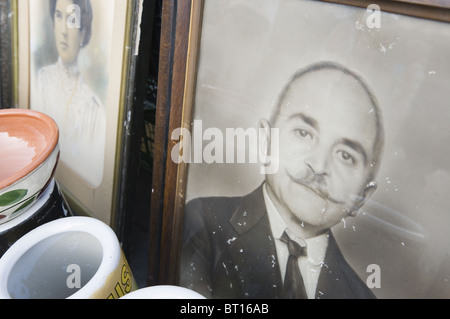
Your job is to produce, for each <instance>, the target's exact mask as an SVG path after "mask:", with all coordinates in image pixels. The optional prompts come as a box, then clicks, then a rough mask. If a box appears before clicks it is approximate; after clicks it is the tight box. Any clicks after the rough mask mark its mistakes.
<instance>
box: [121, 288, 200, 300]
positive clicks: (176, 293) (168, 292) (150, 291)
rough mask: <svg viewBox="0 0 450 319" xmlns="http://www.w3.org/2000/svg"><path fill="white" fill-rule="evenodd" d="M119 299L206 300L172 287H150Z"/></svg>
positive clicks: (187, 291) (194, 293)
mask: <svg viewBox="0 0 450 319" xmlns="http://www.w3.org/2000/svg"><path fill="white" fill-rule="evenodd" d="M120 299H206V298H205V297H204V296H202V295H201V294H199V293H197V292H195V291H193V290H191V289H188V288H184V287H179V286H172V285H158V286H151V287H146V288H142V289H138V290H136V291H133V292H130V293H129V294H126V295H125V296H123V297H122V298H120Z"/></svg>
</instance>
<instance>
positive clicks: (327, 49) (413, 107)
mask: <svg viewBox="0 0 450 319" xmlns="http://www.w3.org/2000/svg"><path fill="white" fill-rule="evenodd" d="M334 2H335V3H333V2H328V1H327V2H325V1H312V0H302V1H299V0H295V1H294V0H276V1H274V0H264V1H261V0H250V1H237V0H235V1H221V0H208V1H204V6H203V11H202V21H201V32H200V41H199V42H200V44H199V48H198V62H197V69H196V82H195V89H194V94H193V95H194V96H193V98H192V118H191V121H190V124H191V127H190V129H188V128H184V129H181V130H179V131H177V132H175V134H173V135H172V140H173V141H174V143H175V142H178V144H177V145H176V147H175V148H174V151H173V152H172V160H174V161H178V162H184V163H185V164H186V165H187V169H186V176H178V179H179V180H181V179H183V182H184V183H186V191H185V194H184V196H182V198H181V199H180V201H183V203H185V206H184V210H183V215H182V216H183V223H182V224H183V235H182V239H181V243H180V259H179V260H180V264H179V283H180V285H182V286H184V287H188V288H190V289H193V290H195V291H197V292H199V293H201V294H202V295H204V296H206V297H209V298H251V299H260V298H261V299H272V298H309V299H316V298H317V299H323V298H352V299H353V298H364V299H366V298H379V299H382V298H446V297H448V296H449V295H450V283H449V279H450V277H449V276H450V250H449V249H448V247H449V244H450V238H449V236H448V229H449V227H450V214H449V212H448V207H449V206H450V205H449V204H450V202H449V197H448V187H447V185H448V183H449V182H450V164H449V163H450V161H449V156H450V152H449V149H448V147H447V145H448V143H449V142H450V130H449V128H448V125H447V119H448V118H449V116H450V114H449V112H450V109H449V102H448V101H449V100H450V93H449V90H448V89H447V88H448V86H449V84H450V82H449V75H450V63H449V62H448V58H447V57H448V52H450V42H448V41H447V39H448V38H449V37H450V25H449V23H448V22H444V21H440V20H439V19H433V17H430V16H427V17H424V16H420V15H416V16H414V15H411V14H406V13H405V12H400V11H399V12H394V11H392V10H391V11H389V12H388V11H385V10H384V9H383V6H381V7H380V6H378V5H372V4H370V5H368V6H367V7H363V6H360V7H356V6H352V5H345V4H342V3H339V2H340V1H334ZM392 2H395V1H392ZM428 3H430V2H428ZM435 4H436V6H438V5H439V4H437V3H436V2H435ZM416 9H417V7H416ZM416 12H417V10H416ZM180 136H182V139H180Z"/></svg>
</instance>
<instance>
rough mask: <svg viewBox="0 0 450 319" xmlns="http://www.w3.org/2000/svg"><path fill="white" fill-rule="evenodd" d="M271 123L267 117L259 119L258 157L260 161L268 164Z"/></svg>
mask: <svg viewBox="0 0 450 319" xmlns="http://www.w3.org/2000/svg"><path fill="white" fill-rule="evenodd" d="M270 134H271V131H270V123H269V121H268V120H266V119H261V120H260V121H259V139H258V158H259V163H261V164H268V163H269V162H270V154H271V150H270V145H271V144H270V142H271V136H270Z"/></svg>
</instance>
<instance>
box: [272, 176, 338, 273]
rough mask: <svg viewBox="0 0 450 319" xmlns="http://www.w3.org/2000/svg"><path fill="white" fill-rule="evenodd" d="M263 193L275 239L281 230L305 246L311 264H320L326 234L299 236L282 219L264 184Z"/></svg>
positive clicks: (323, 252) (323, 253)
mask: <svg viewBox="0 0 450 319" xmlns="http://www.w3.org/2000/svg"><path fill="white" fill-rule="evenodd" d="M263 195H264V201H265V204H266V209H267V213H268V215H269V222H270V228H271V230H272V235H273V236H274V238H275V239H280V238H281V236H282V235H283V232H284V231H286V233H287V234H288V235H289V236H290V237H291V238H292V239H294V240H295V241H297V242H298V243H299V244H300V245H302V246H305V243H306V247H307V254H308V261H309V262H310V263H311V264H312V265H322V264H323V261H324V259H325V254H326V250H327V246H328V237H329V236H328V234H327V233H325V234H322V235H319V236H316V237H312V238H299V237H297V236H295V235H294V234H293V233H292V232H291V231H290V230H289V227H288V225H287V224H286V222H285V221H284V219H283V218H282V217H281V216H280V214H279V213H278V210H277V209H276V207H275V205H274V203H273V202H272V200H271V198H270V196H269V194H268V193H267V190H266V184H264V185H263Z"/></svg>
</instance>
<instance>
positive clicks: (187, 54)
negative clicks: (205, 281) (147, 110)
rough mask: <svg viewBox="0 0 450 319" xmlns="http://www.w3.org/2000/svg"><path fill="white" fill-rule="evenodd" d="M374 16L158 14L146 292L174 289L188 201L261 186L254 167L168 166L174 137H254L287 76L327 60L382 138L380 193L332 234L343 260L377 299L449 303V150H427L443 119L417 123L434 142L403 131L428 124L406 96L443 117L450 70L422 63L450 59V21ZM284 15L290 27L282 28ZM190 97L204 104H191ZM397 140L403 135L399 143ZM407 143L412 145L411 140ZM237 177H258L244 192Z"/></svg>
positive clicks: (248, 6)
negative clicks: (345, 70) (239, 131)
mask: <svg viewBox="0 0 450 319" xmlns="http://www.w3.org/2000/svg"><path fill="white" fill-rule="evenodd" d="M349 4H351V5H349ZM370 4H371V3H370V1H340V0H339V1H299V2H296V3H295V4H294V3H291V2H287V1H283V0H281V1H276V2H274V1H270V4H269V2H264V3H261V2H260V1H259V2H258V6H256V5H255V4H254V3H253V2H248V1H245V3H244V2H238V1H236V2H235V3H233V4H223V3H222V2H221V4H220V5H219V4H218V2H214V1H206V2H205V1H195V0H192V1H191V0H185V1H171V0H166V1H165V2H164V9H163V25H162V29H163V32H162V41H161V53H160V56H161V63H160V72H159V74H160V75H159V76H160V77H159V91H158V105H157V118H156V124H157V132H156V140H155V150H156V152H155V160H154V174H153V175H154V179H153V185H154V188H153V194H152V211H151V221H152V222H151V227H152V228H151V251H150V256H149V260H150V266H149V283H150V284H156V283H162V284H180V277H179V271H180V267H183V266H180V262H181V253H182V249H183V248H182V236H183V221H184V217H185V215H184V213H185V208H186V203H187V202H189V201H190V200H192V199H193V198H196V197H210V196H218V197H221V198H222V197H236V196H239V194H242V195H244V194H247V193H249V192H251V191H252V190H253V189H254V188H255V187H257V186H258V185H260V183H261V182H262V181H264V179H263V178H262V177H261V176H258V172H259V167H258V166H251V167H250V166H245V165H241V164H234V165H228V166H227V165H225V164H222V163H214V164H209V163H205V162H203V163H199V164H198V165H197V163H186V162H183V161H180V162H176V161H174V158H173V157H171V155H173V154H174V153H173V152H175V153H177V152H179V147H180V143H181V141H182V138H183V136H180V135H179V134H175V135H173V134H174V132H175V130H177V129H180V128H182V129H183V128H184V129H186V131H187V132H192V130H194V129H195V128H194V127H193V126H194V122H195V120H196V119H197V120H198V119H205V118H203V116H207V115H208V116H211V118H210V119H208V120H205V122H204V126H203V128H209V127H215V128H221V129H223V130H224V129H225V128H227V127H228V128H229V127H235V128H237V127H243V128H246V127H252V123H254V121H253V120H254V118H253V117H255V118H256V117H259V116H262V115H264V116H266V117H267V116H268V114H270V109H271V107H272V106H273V104H274V103H275V102H276V100H277V97H278V92H280V90H281V89H282V86H283V84H282V82H283V81H286V79H287V78H289V76H290V75H291V74H292V72H293V69H295V70H297V69H301V68H302V67H303V68H304V67H306V66H307V65H309V64H310V63H313V62H317V61H322V60H327V61H330V60H333V61H337V62H339V63H341V64H344V65H347V66H348V67H349V68H350V69H356V70H357V73H359V74H362V77H363V78H364V79H366V80H367V83H369V86H372V87H373V88H374V91H375V92H376V93H375V95H376V96H377V98H378V99H379V101H380V105H381V109H382V113H383V116H384V120H385V130H386V145H385V152H384V160H383V163H387V164H385V165H384V166H381V169H380V173H379V178H378V189H377V192H376V193H375V195H373V196H372V198H371V200H370V201H368V202H367V204H366V205H367V206H364V207H365V208H364V209H361V210H360V212H359V215H358V216H357V218H355V219H354V220H350V221H348V222H347V221H345V222H344V221H342V222H341V223H339V224H338V225H336V226H335V227H334V228H333V232H334V233H335V236H336V239H337V240H338V242H339V243H340V244H342V253H343V254H344V256H345V258H346V259H347V261H348V262H349V263H350V264H352V265H353V266H354V267H355V271H356V272H357V273H358V275H359V276H360V277H361V278H362V280H363V282H364V283H365V284H366V285H367V286H370V287H369V288H370V290H371V291H372V292H373V293H374V295H375V296H376V297H377V298H417V297H419V298H423V297H426V298H441V297H448V295H449V293H450V287H449V285H448V284H447V278H448V275H449V272H448V269H449V268H448V265H449V261H450V254H449V252H448V251H447V250H446V249H445V247H446V243H447V242H448V240H449V238H448V236H446V234H445V230H444V228H445V227H446V226H444V225H448V224H449V223H450V221H449V220H448V218H446V217H445V216H446V213H445V207H447V206H448V205H446V204H445V197H446V196H445V195H444V194H443V193H442V192H443V190H444V188H445V187H444V185H445V184H446V180H447V178H448V176H450V175H449V174H450V168H449V167H448V166H446V164H445V162H446V160H445V158H446V156H447V155H448V154H447V151H446V150H445V148H442V147H439V144H438V143H437V142H433V143H428V142H427V139H430V138H431V137H432V136H435V134H438V135H440V136H441V138H442V141H441V142H440V143H443V144H441V145H445V143H446V142H444V141H446V140H447V139H448V136H449V135H448V132H445V131H446V129H445V125H444V124H442V123H441V122H440V121H439V120H438V118H439V117H441V116H439V115H436V117H434V116H432V118H433V119H431V118H430V119H428V120H427V121H425V122H426V123H431V122H432V123H433V126H434V128H433V129H431V128H430V127H429V126H427V124H426V123H424V124H423V125H424V126H423V127H420V128H418V127H417V125H416V126H415V127H413V126H414V123H416V124H417V123H420V120H421V119H423V118H424V117H427V116H431V115H430V113H429V111H426V108H425V107H422V106H421V105H418V102H416V101H417V100H415V99H414V98H413V97H412V95H414V94H415V95H416V98H417V99H419V98H420V99H422V103H423V104H427V103H428V104H427V105H433V107H435V108H436V110H437V111H438V112H432V113H433V114H442V112H444V114H447V113H445V112H447V111H446V108H445V106H444V105H443V104H442V103H441V102H439V101H443V100H446V98H445V94H446V93H445V89H443V88H444V87H445V85H443V83H446V80H445V76H444V74H448V72H449V65H448V63H444V62H443V63H441V64H439V65H438V64H437V61H441V62H442V61H444V60H441V59H439V58H437V57H436V56H435V55H433V53H432V52H442V54H439V53H436V54H437V55H438V56H446V54H444V52H448V50H446V48H447V47H446V45H445V44H443V43H444V42H445V41H443V39H445V38H446V37H445V36H446V35H448V34H449V32H450V25H449V22H450V16H449V13H450V10H449V7H448V6H447V5H445V4H444V5H443V4H441V3H440V2H439V1H379V2H378V5H379V8H378V10H379V11H378V12H374V11H373V10H374V9H373V8H369V5H370ZM269 7H270V8H269ZM300 8H301V9H302V10H300ZM288 9H290V10H288ZM369 9H370V10H369ZM375 10H376V8H375ZM282 13H283V14H285V16H281V14H282ZM289 13H291V14H292V15H295V16H296V17H297V18H296V19H290V18H292V17H291V16H289ZM374 13H375V14H380V15H379V16H376V18H380V19H381V27H377V26H376V25H371V26H369V25H368V24H367V23H368V22H367V21H368V20H369V18H370V15H371V14H374ZM278 14H280V15H279V16H278ZM282 17H284V18H282ZM276 18H278V19H276ZM294 20H295V21H297V22H295V21H294ZM231 21H232V22H233V23H231ZM286 21H290V22H289V24H288V23H287V22H286ZM299 21H300V22H299ZM372 22H373V21H372ZM375 22H376V21H375ZM274 29H276V31H277V33H275V31H274ZM411 30H414V34H411ZM427 34H432V35H433V36H427ZM246 35H247V36H250V35H252V38H251V40H250V38H247V42H246V41H245V40H243V39H245V36H246ZM294 35H295V37H294ZM238 38H239V39H241V40H242V42H237V41H238V40H237V39H238ZM431 38H434V39H437V38H440V39H441V41H439V40H437V41H436V42H434V41H432V40H431ZM345 39H349V40H348V41H345ZM300 44H302V45H300ZM208 45H210V46H208ZM412 48H415V49H418V48H420V50H419V51H420V52H415V51H414V50H413V49H412ZM289 50H291V51H290V53H289ZM292 52H295V53H296V54H293V53H292ZM255 60H256V61H258V62H256V63H254V64H252V63H253V62H252V61H255ZM237 62H240V63H237ZM258 63H259V64H258ZM438 66H439V68H438ZM250 74H251V75H252V76H250ZM407 74H409V75H407ZM439 74H440V75H441V77H439ZM222 75H223V76H222ZM225 75H227V76H229V77H228V78H227V77H226V76H225ZM434 76H436V77H435V78H433V77H434ZM199 77H201V78H200V80H199ZM260 79H264V80H266V81H267V83H264V81H262V80H261V81H260ZM283 79H284V80H283ZM402 79H403V80H402ZM406 79H408V80H409V81H410V82H408V83H407V84H406V83H405V81H404V80H406ZM425 79H426V80H427V81H429V82H425ZM208 81H210V82H208ZM252 81H254V82H252ZM447 81H448V80H447ZM227 83H228V84H227ZM394 88H395V89H394ZM201 89H203V91H201ZM411 91H413V92H414V94H413V93H410V92H411ZM199 94H203V95H201V98H200V99H199V96H200V95H199ZM438 97H439V98H438ZM392 104H393V105H392ZM227 107H229V108H227ZM390 107H391V108H390ZM198 110H200V111H198ZM196 112H197V113H196ZM260 112H262V113H260ZM419 114H421V115H419ZM444 117H445V116H444ZM406 118H407V119H406ZM438 122H439V123H440V124H439V123H438ZM233 123H234V124H233ZM254 125H255V127H257V124H254ZM400 126H401V127H403V128H404V129H405V131H399V129H398V127H400ZM415 128H417V129H418V131H415ZM186 131H185V132H186ZM418 132H420V133H421V134H423V137H422V135H418V134H416V133H418ZM436 136H437V135H436ZM413 137H414V142H411V141H409V140H408V138H413ZM211 140H212V139H209V140H208V141H211ZM208 141H206V142H205V141H203V142H205V143H206V144H207V143H208ZM425 146H426V147H425ZM177 147H178V149H177ZM419 149H426V150H428V152H427V154H428V155H427V156H425V157H421V156H416V155H415V153H416V152H417V151H419ZM174 150H175V151H174ZM185 150H186V149H185ZM178 154H179V155H180V156H182V155H181V153H178ZM202 165H203V166H202ZM414 165H415V166H414ZM205 167H208V168H205ZM230 167H231V168H230ZM413 167H415V168H413ZM410 172H414V175H415V176H414V177H411V175H410ZM244 174H250V175H251V174H253V175H251V176H257V177H256V178H255V179H254V180H252V182H248V181H245V179H246V178H245V175H244ZM416 183H425V184H426V185H427V186H426V191H423V192H422V190H423V188H422V187H414V185H415V184H416ZM423 209H425V210H427V211H430V210H431V211H433V212H434V213H433V215H432V218H429V216H427V218H424V217H423V216H421V213H420V212H421V211H422V210H423ZM367 233H372V234H373V236H368V235H366V234H367ZM232 239H233V238H230V240H231V241H232V242H233V240H232ZM392 256H395V257H392ZM427 261H428V262H430V263H429V264H427ZM425 264H427V265H426V266H425ZM377 266H378V267H379V268H377ZM424 269H426V270H424ZM377 274H378V275H380V276H381V277H376V276H377ZM374 278H375V279H374ZM378 279H379V280H378ZM250 297H251V296H250Z"/></svg>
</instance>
